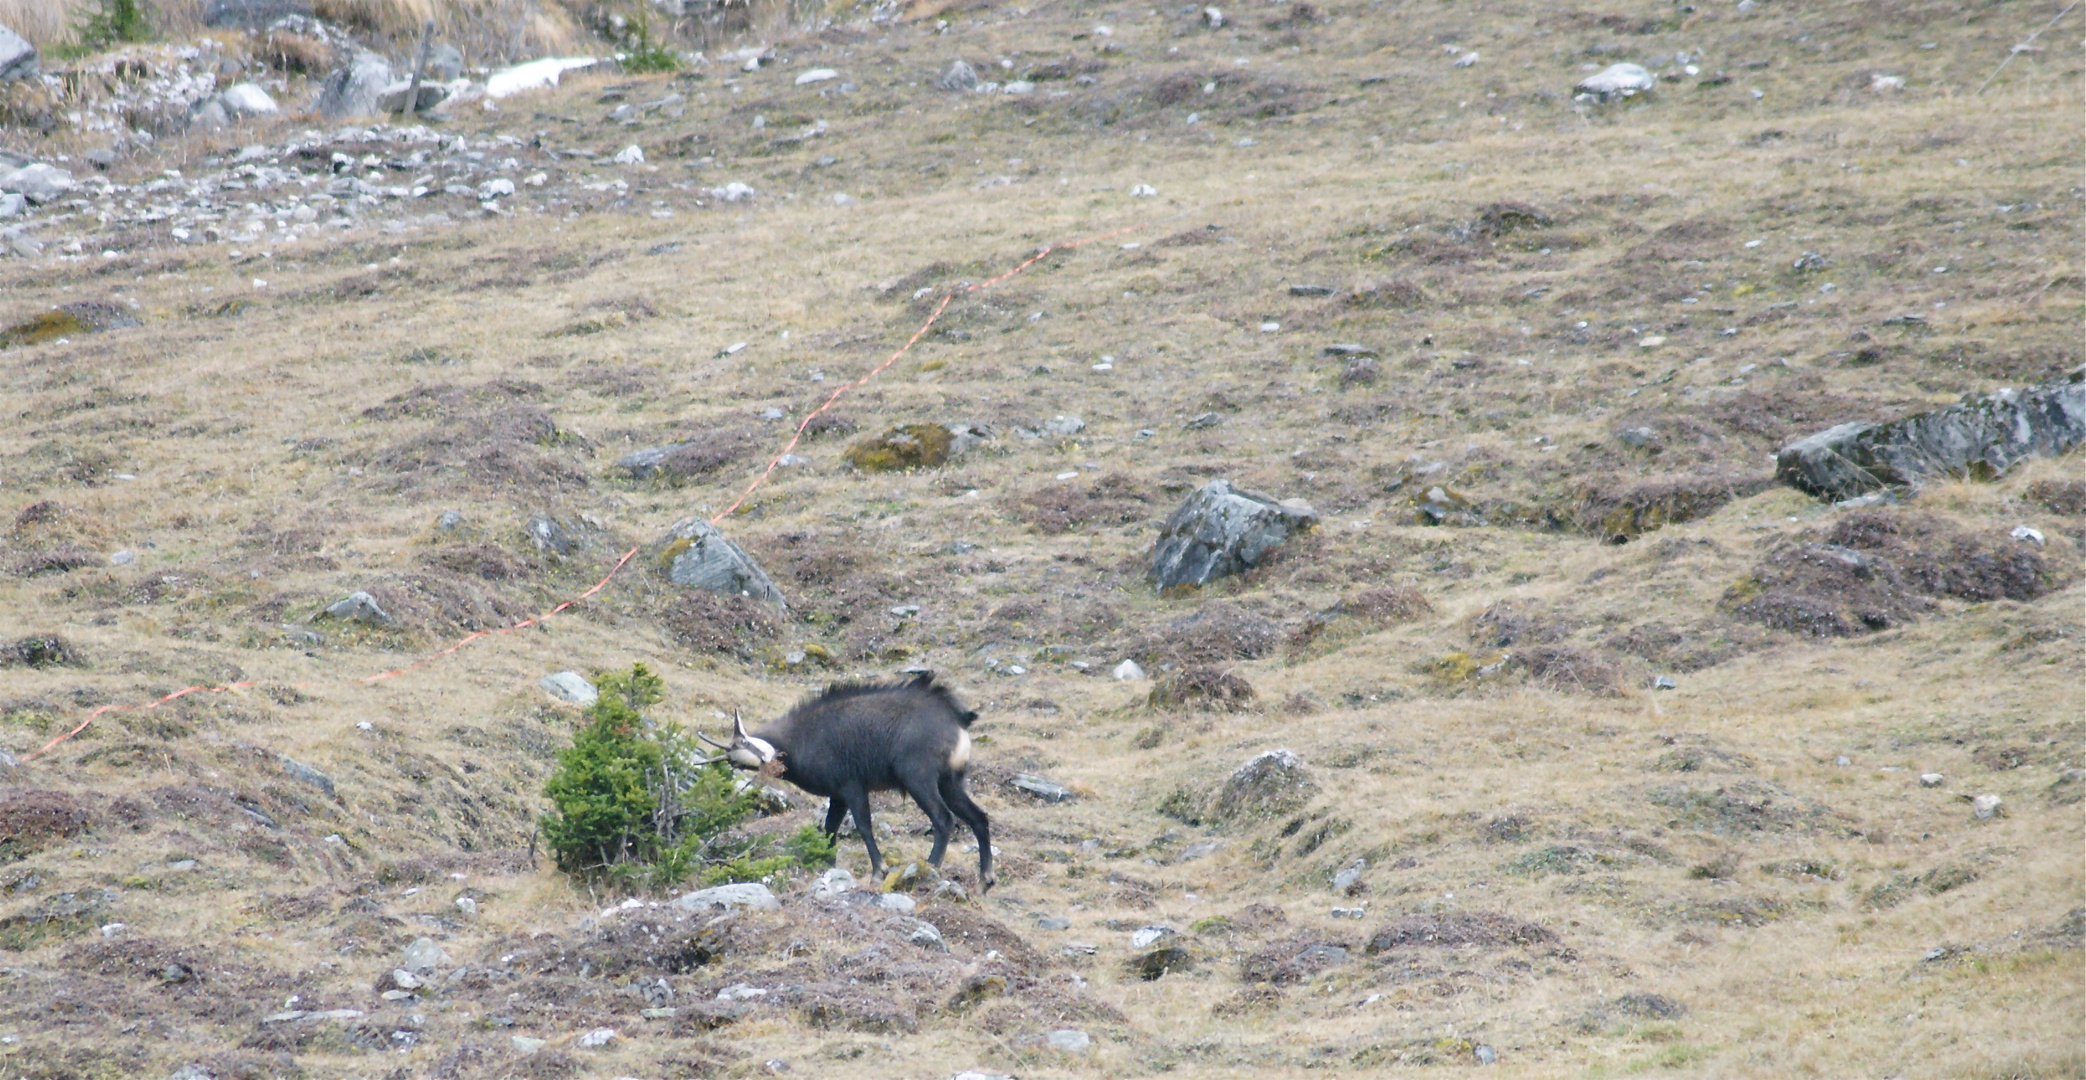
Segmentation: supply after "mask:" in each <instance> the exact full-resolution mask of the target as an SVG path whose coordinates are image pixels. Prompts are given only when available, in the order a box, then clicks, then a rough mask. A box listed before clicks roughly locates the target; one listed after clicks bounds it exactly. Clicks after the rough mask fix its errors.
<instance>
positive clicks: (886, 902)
mask: <svg viewBox="0 0 2086 1080" xmlns="http://www.w3.org/2000/svg"><path fill="white" fill-rule="evenodd" d="M873 903H875V904H876V906H877V907H880V908H883V909H884V910H885V911H895V912H898V913H899V914H901V915H910V914H912V913H913V909H914V908H916V907H918V906H919V903H918V902H917V901H915V900H914V899H913V898H912V897H910V896H907V895H905V894H904V893H878V894H877V896H876V899H875V900H874V901H873Z"/></svg>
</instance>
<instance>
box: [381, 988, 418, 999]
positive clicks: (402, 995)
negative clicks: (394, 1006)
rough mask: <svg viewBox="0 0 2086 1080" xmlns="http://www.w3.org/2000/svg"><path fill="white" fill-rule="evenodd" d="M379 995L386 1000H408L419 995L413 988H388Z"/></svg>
mask: <svg viewBox="0 0 2086 1080" xmlns="http://www.w3.org/2000/svg"><path fill="white" fill-rule="evenodd" d="M377 996H378V997H381V998H383V999H384V1000H385V1001H408V1000H411V999H412V998H414V997H417V996H418V995H416V994H414V993H413V992H412V991H411V990H386V991H384V992H383V993H381V994H379V995H377Z"/></svg>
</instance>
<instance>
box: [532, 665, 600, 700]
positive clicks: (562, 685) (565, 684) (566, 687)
mask: <svg viewBox="0 0 2086 1080" xmlns="http://www.w3.org/2000/svg"><path fill="white" fill-rule="evenodd" d="M536 685H538V686H541V687H543V689H544V692H545V693H548V694H549V695H550V696H552V697H554V698H557V699H558V700H559V701H567V702H571V703H572V704H574V705H577V706H579V707H580V708H582V709H590V708H593V707H594V703H595V702H597V701H600V700H601V691H599V690H596V689H595V688H594V684H593V683H591V682H588V681H587V677H586V676H584V675H581V674H580V673H579V672H577V671H560V672H556V673H554V674H550V675H545V676H544V677H543V678H541V679H539V680H537V683H536Z"/></svg>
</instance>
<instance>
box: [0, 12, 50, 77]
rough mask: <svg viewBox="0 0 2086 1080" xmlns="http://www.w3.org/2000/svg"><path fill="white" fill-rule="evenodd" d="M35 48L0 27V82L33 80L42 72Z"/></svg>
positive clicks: (24, 39)
mask: <svg viewBox="0 0 2086 1080" xmlns="http://www.w3.org/2000/svg"><path fill="white" fill-rule="evenodd" d="M42 70H43V68H42V65H41V62H40V61H39V60H38V59H37V56H36V46H34V45H31V44H29V39H28V38H25V37H23V36H22V35H20V34H17V33H15V32H14V31H12V30H10V29H8V28H7V27H5V26H0V82H13V81H14V80H16V79H28V78H33V77H35V76H36V74H37V73H38V72H39V71H42Z"/></svg>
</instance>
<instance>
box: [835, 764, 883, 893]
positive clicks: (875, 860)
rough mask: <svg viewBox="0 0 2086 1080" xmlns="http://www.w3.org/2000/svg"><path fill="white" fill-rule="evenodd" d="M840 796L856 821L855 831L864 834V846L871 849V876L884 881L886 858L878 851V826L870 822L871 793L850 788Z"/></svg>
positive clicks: (844, 790) (857, 788)
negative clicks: (845, 801)
mask: <svg viewBox="0 0 2086 1080" xmlns="http://www.w3.org/2000/svg"><path fill="white" fill-rule="evenodd" d="M840 794H841V797H842V798H844V799H846V800H847V812H848V813H849V814H851V815H853V817H854V819H855V831H856V832H858V833H861V834H862V846H863V847H865V848H868V849H869V876H870V877H873V878H876V879H878V880H882V879H883V876H884V856H883V853H882V852H880V851H878V850H877V849H876V825H875V823H873V822H871V821H870V820H869V792H867V791H865V790H863V789H862V788H860V787H849V788H842V789H841V792H840ZM827 812H828V813H829V814H830V813H831V811H830V810H829V811H827Z"/></svg>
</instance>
